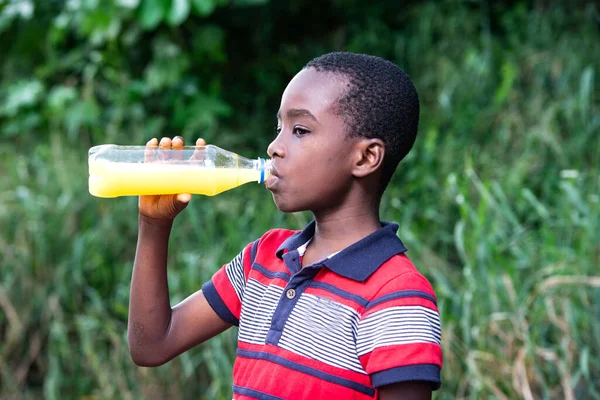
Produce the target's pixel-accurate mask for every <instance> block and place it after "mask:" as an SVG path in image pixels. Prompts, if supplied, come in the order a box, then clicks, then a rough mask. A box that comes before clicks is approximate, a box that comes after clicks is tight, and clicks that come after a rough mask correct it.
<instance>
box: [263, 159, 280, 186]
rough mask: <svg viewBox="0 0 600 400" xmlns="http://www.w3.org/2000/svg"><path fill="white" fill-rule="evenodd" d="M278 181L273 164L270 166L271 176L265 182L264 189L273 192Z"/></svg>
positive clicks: (277, 173) (278, 177) (277, 174)
mask: <svg viewBox="0 0 600 400" xmlns="http://www.w3.org/2000/svg"><path fill="white" fill-rule="evenodd" d="M279 179H281V178H280V176H279V172H278V171H277V168H276V167H275V164H272V165H271V174H270V175H269V177H268V178H267V180H266V181H265V187H266V188H267V189H268V190H273V189H274V188H275V187H276V185H277V183H278V182H279Z"/></svg>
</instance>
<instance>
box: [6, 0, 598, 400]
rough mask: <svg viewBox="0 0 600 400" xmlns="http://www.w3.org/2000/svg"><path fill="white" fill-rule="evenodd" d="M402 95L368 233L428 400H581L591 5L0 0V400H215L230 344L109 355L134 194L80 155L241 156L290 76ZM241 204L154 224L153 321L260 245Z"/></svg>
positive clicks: (587, 363)
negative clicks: (377, 65) (412, 291)
mask: <svg viewBox="0 0 600 400" xmlns="http://www.w3.org/2000/svg"><path fill="white" fill-rule="evenodd" d="M333 50H346V51H354V52H365V53H370V54H375V55H379V56H382V57H385V58H387V59H390V60H392V61H393V62H395V63H397V64H398V65H399V66H401V67H402V68H403V69H405V70H406V71H407V72H408V73H409V74H410V75H411V76H412V77H413V79H414V81H415V84H416V86H417V88H418V91H419V93H420V97H421V102H422V115H421V125H420V136H419V138H418V140H417V143H416V145H415V148H414V150H413V151H412V152H411V154H410V155H409V156H408V157H407V159H405V160H404V161H403V162H402V163H401V164H400V167H399V169H398V172H397V173H396V175H395V177H394V179H393V181H392V184H391V186H390V188H389V189H388V191H387V192H386V197H385V199H384V202H383V204H382V213H381V216H382V219H385V220H388V221H394V222H397V223H399V224H400V232H399V236H400V237H401V238H402V239H403V240H404V242H405V243H406V244H407V247H408V248H409V256H410V257H411V258H412V259H413V261H414V262H415V263H416V265H417V266H418V267H419V268H420V269H421V271H422V272H423V273H424V274H425V275H426V276H427V277H428V278H429V279H430V280H431V282H432V283H433V285H434V287H435V290H436V292H437V295H438V298H439V306H440V311H441V313H442V321H443V326H444V334H443V347H444V358H445V360H444V362H445V364H444V369H443V380H444V385H443V387H442V389H441V390H440V391H439V392H437V394H436V396H437V398H438V399H480V398H481V399H486V398H497V399H517V398H519V399H600V341H599V340H598V338H599V337H600V318H599V317H600V273H599V269H598V266H599V264H600V228H599V222H600V197H599V196H600V177H599V172H598V171H599V168H600V139H599V136H600V135H599V130H600V91H599V90H598V87H599V85H600V84H599V81H598V74H599V73H600V10H599V8H598V6H597V4H596V3H595V2H593V1H566V0H565V1H559V0H536V1H490V0H470V1H466V0H440V1H416V0H413V1H404V2H400V1H396V0H390V1H375V2H373V1H371V2H362V1H357V0H327V1H320V2H316V1H315V2H306V1H301V0H285V1H283V0H281V1H275V0H272V1H267V0H66V1H63V0H35V1H33V0H0V74H1V75H0V140H1V142H2V146H0V231H1V232H2V234H1V235H0V398H19V399H20V398H23V399H29V398H31V399H33V398H40V397H44V398H48V399H63V398H85V399H96V398H98V399H100V398H102V399H104V398H122V399H138V398H203V399H221V398H223V399H225V398H231V369H232V360H233V356H234V352H235V340H236V332H235V330H234V329H232V330H230V331H229V332H226V333H225V334H223V335H221V336H219V337H217V338H215V339H213V340H212V341H210V342H207V343H205V344H203V345H201V346H199V347H198V348H195V349H193V350H192V351H190V352H188V353H185V354H184V355H182V356H180V357H178V358H177V359H175V360H173V361H172V362H170V363H168V364H166V365H164V366H162V367H159V368H154V369H149V368H139V367H137V366H135V365H134V364H133V362H132V361H131V360H130V358H129V354H128V350H127V342H126V321H127V306H128V296H129V282H130V277H131V267H132V261H133V256H134V251H135V243H136V235H137V230H136V228H137V204H136V199H135V198H118V199H110V200H107V199H98V198H93V197H92V196H90V195H89V194H88V192H87V150H88V148H89V147H91V146H92V145H96V144H104V143H116V144H143V143H145V142H146V141H147V140H148V139H149V138H151V137H154V136H156V137H161V136H174V135H176V134H178V135H182V136H183V137H185V138H186V140H187V141H193V140H194V139H195V138H196V137H199V136H201V137H204V138H206V139H207V141H208V142H210V143H214V144H217V145H219V146H221V147H224V148H227V149H230V150H233V151H236V152H238V153H241V154H243V155H245V156H249V157H255V156H264V155H265V154H266V146H267V144H268V143H269V142H270V140H271V139H272V138H273V137H274V133H273V132H274V127H275V124H276V121H275V117H274V116H275V113H276V111H277V108H278V104H279V100H280V95H281V93H282V91H283V89H284V88H285V85H286V84H287V82H288V81H289V79H291V78H292V76H293V75H294V74H295V73H296V72H297V71H298V70H299V69H300V68H301V67H302V66H303V65H304V64H305V63H306V62H308V61H309V60H310V59H311V58H313V57H316V56H318V55H320V54H323V53H326V52H329V51H333ZM309 219H310V215H308V214H306V213H298V214H290V215H286V214H282V213H280V212H279V211H278V210H277V209H276V208H275V206H274V205H273V202H272V200H271V196H270V194H269V193H268V192H267V191H266V190H264V188H262V187H261V186H259V185H245V186H243V187H240V188H238V189H235V190H233V191H230V192H226V193H224V194H222V195H219V196H216V197H213V198H201V197H196V198H194V200H193V201H192V203H191V205H190V206H189V207H188V208H187V209H186V211H185V212H184V213H183V214H182V215H181V216H179V217H178V219H177V220H176V224H175V228H174V233H173V236H172V242H171V253H170V270H169V284H170V291H171V295H172V302H173V304H175V303H176V302H178V301H180V300H182V299H183V298H184V297H186V296H187V295H188V294H190V293H192V292H193V291H195V290H198V289H199V288H200V287H201V284H202V283H203V282H204V281H206V280H207V279H209V278H210V276H211V275H212V273H213V272H214V271H215V270H216V269H217V268H218V267H219V266H221V265H222V264H223V263H225V262H227V261H229V260H230V259H231V258H232V257H233V256H234V255H235V254H237V252H238V251H239V249H241V248H242V246H244V245H245V244H247V243H248V242H250V241H251V240H254V239H255V238H257V237H259V236H260V235H261V234H262V233H263V232H264V231H265V230H267V229H269V228H272V227H277V226H280V227H287V228H292V229H299V228H302V227H303V226H304V224H306V223H307V222H308V221H309Z"/></svg>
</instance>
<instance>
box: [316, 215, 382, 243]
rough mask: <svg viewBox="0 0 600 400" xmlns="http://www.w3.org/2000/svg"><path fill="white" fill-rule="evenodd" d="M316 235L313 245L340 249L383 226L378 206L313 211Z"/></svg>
mask: <svg viewBox="0 0 600 400" xmlns="http://www.w3.org/2000/svg"><path fill="white" fill-rule="evenodd" d="M313 214H314V217H315V222H316V226H315V235H314V238H313V241H312V243H311V246H313V247H318V248H321V249H323V250H325V249H326V250H327V251H331V252H333V251H340V250H343V249H344V248H346V247H348V246H350V245H351V244H353V243H355V242H357V241H359V240H361V239H362V238H364V237H366V236H368V235H370V234H371V233H373V232H375V231H376V230H378V229H380V228H381V222H380V220H379V212H378V208H377V207H374V206H373V205H368V204H360V205H355V206H347V207H344V208H341V209H338V210H336V211H335V212H322V213H313Z"/></svg>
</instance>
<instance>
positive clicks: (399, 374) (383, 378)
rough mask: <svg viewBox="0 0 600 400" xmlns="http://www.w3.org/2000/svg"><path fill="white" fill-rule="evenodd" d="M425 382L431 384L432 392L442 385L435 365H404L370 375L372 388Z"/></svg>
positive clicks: (438, 370)
mask: <svg viewBox="0 0 600 400" xmlns="http://www.w3.org/2000/svg"><path fill="white" fill-rule="evenodd" d="M408 381H426V382H430V383H431V386H432V387H431V388H432V390H438V389H439V388H440V386H441V385H442V381H441V379H440V367H438V366H437V365H435V364H419V365H406V366H404V367H396V368H391V369H386V370H385V371H380V372H376V373H374V374H373V375H371V382H373V387H376V388H377V387H381V386H384V385H389V384H392V383H397V382H408Z"/></svg>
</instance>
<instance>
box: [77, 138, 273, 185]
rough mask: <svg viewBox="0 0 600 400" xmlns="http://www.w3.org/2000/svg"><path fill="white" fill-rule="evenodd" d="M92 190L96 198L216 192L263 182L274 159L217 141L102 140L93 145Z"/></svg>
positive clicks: (90, 166) (91, 163)
mask: <svg viewBox="0 0 600 400" xmlns="http://www.w3.org/2000/svg"><path fill="white" fill-rule="evenodd" d="M88 165H89V191H90V194H92V195H94V196H96V197H119V196H140V195H160V194H179V193H191V194H202V195H206V196H214V195H216V194H219V193H222V192H224V191H226V190H229V189H233V188H235V187H238V186H240V185H243V184H245V183H248V182H252V181H254V182H258V183H263V182H264V181H265V180H266V179H267V177H268V176H269V174H270V167H271V161H270V160H264V159H262V158H258V159H256V160H251V159H248V158H245V157H241V156H239V155H237V154H235V153H232V152H230V151H227V150H224V149H221V148H219V147H217V146H214V145H207V146H188V147H184V148H183V149H181V150H173V149H160V148H158V147H156V148H150V149H149V148H147V147H145V146H117V145H101V146H95V147H92V148H91V149H90V150H89V157H88Z"/></svg>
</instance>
